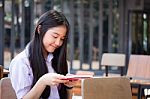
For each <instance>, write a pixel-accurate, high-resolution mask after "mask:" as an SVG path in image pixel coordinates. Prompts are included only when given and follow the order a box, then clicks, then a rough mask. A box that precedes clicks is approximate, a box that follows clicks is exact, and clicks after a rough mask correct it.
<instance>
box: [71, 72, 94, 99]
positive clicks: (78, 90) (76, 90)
mask: <svg viewBox="0 0 150 99" xmlns="http://www.w3.org/2000/svg"><path fill="white" fill-rule="evenodd" d="M76 75H91V76H94V72H93V71H82V70H78V71H76ZM72 93H73V97H78V96H81V80H79V81H78V82H77V84H76V85H75V86H74V87H73V89H72ZM78 98H79V97H78Z"/></svg>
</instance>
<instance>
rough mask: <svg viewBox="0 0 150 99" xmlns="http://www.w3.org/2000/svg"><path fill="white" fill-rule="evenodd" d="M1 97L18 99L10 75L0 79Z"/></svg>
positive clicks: (2, 98) (3, 98)
mask: <svg viewBox="0 0 150 99" xmlns="http://www.w3.org/2000/svg"><path fill="white" fill-rule="evenodd" d="M0 97H1V98H0V99H17V97H16V94H15V91H14V89H13V87H12V84H11V81H10V78H8V77H5V78H2V79H1V80H0Z"/></svg>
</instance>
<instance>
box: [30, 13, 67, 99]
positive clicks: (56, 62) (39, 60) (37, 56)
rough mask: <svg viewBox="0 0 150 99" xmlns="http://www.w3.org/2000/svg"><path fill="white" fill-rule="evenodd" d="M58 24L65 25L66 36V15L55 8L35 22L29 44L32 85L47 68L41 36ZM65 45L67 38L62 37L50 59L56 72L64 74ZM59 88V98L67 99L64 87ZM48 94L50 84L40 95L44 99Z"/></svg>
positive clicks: (65, 66)
mask: <svg viewBox="0 0 150 99" xmlns="http://www.w3.org/2000/svg"><path fill="white" fill-rule="evenodd" d="M39 25H40V26H41V27H40V33H39V31H38V26H39ZM60 25H64V26H66V29H67V33H66V37H68V32H69V23H68V21H67V19H66V17H65V16H64V15H63V14H62V13H61V12H57V11H55V10H50V11H48V12H46V13H44V14H43V15H42V16H41V17H40V18H39V21H38V23H37V26H36V28H35V31H34V35H33V38H32V40H31V43H30V45H29V61H30V65H31V68H32V71H33V76H34V78H33V82H32V87H33V86H34V85H35V84H36V82H37V81H38V79H39V78H40V77H41V76H42V75H44V74H46V73H48V68H47V65H46V61H45V58H44V54H43V50H45V49H44V46H43V37H44V35H45V33H46V32H47V31H48V29H50V28H52V27H57V26H60ZM66 47H67V38H65V39H64V41H63V44H62V46H60V47H59V48H57V49H55V51H54V52H53V53H52V54H53V59H52V67H53V69H54V70H55V72H56V73H59V74H63V75H66V74H67V73H68V65H67V60H66V56H67V55H66ZM58 89H59V95H60V98H61V99H67V91H66V87H65V86H64V85H63V84H61V85H60V88H58ZM49 95H50V86H46V88H45V90H44V91H43V93H42V95H41V97H42V98H44V99H46V98H48V97H49Z"/></svg>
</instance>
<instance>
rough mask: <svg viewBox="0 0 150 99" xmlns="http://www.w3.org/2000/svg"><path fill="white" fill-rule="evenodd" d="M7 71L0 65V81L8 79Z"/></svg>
mask: <svg viewBox="0 0 150 99" xmlns="http://www.w3.org/2000/svg"><path fill="white" fill-rule="evenodd" d="M8 74H9V70H7V69H5V68H4V67H3V66H2V65H0V79H1V78H3V77H8Z"/></svg>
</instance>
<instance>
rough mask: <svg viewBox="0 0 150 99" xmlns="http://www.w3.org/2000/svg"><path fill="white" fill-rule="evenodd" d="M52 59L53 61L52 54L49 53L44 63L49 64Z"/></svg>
mask: <svg viewBox="0 0 150 99" xmlns="http://www.w3.org/2000/svg"><path fill="white" fill-rule="evenodd" d="M52 59H53V54H52V53H49V54H48V56H47V59H46V61H47V62H51V60H52Z"/></svg>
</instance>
